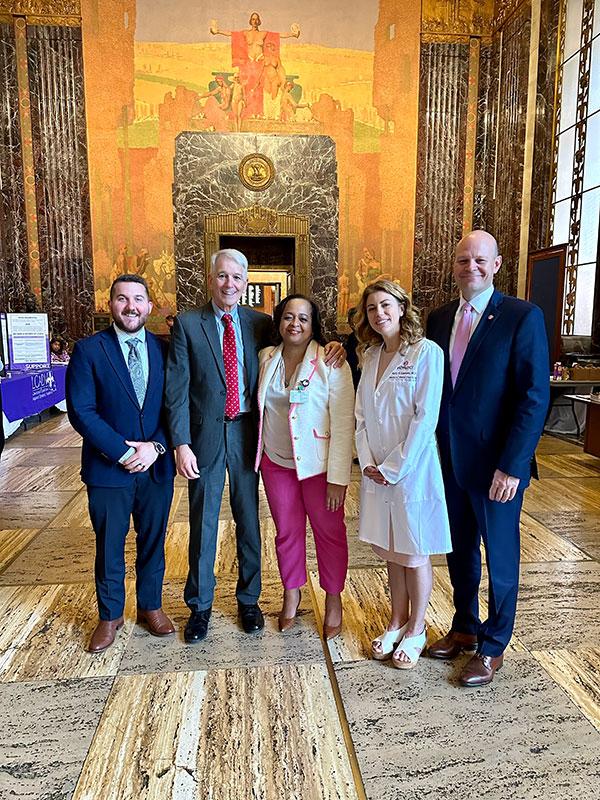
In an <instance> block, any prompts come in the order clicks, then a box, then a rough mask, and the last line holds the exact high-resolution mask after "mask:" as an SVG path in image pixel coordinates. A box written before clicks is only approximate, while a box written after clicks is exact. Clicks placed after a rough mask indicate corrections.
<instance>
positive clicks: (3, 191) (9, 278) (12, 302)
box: [0, 23, 29, 311]
mask: <svg viewBox="0 0 600 800" xmlns="http://www.w3.org/2000/svg"><path fill="white" fill-rule="evenodd" d="M28 274H29V268H28V259H27V224H26V215H25V195H24V191H23V165H22V161H21V127H20V123H19V87H18V84H17V60H16V53H15V35H14V28H13V26H12V25H11V24H8V23H0V310H2V311H21V310H23V308H24V302H25V292H26V290H27V279H28Z"/></svg>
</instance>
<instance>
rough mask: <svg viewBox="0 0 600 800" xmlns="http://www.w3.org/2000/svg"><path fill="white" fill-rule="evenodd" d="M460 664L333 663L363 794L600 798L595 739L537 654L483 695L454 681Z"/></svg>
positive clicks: (516, 661)
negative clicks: (403, 667)
mask: <svg viewBox="0 0 600 800" xmlns="http://www.w3.org/2000/svg"><path fill="white" fill-rule="evenodd" d="M458 661H459V662H460V663H456V664H453V665H452V666H450V665H448V664H444V663H443V662H438V661H434V660H433V659H427V658H423V659H421V661H420V662H419V664H418V666H417V667H416V668H415V669H413V670H411V671H408V672H400V671H399V670H395V669H393V668H392V667H390V666H388V665H387V664H379V663H376V662H355V663H350V664H340V665H338V666H336V678H337V681H338V685H339V688H340V693H341V696H342V700H343V703H344V708H345V711H346V717H347V719H348V723H349V726H350V733H351V735H352V739H353V742H354V746H355V749H356V752H357V755H358V760H359V764H360V769H361V774H362V777H363V781H364V784H365V790H366V794H367V797H369V798H377V799H378V800H380V798H381V799H382V800H383V799H385V800H397V798H399V797H402V798H403V800H423V798H425V797H432V798H433V797H435V798H445V799H446V800H450V798H455V797H465V798H471V797H475V796H477V797H485V798H486V800H505V799H506V798H508V797H511V798H518V799H519V800H537V798H539V797H544V798H545V800H564V798H566V797H585V798H592V797H594V798H597V797H598V796H599V794H598V786H599V785H600V784H599V778H600V767H599V766H598V765H599V764H600V735H599V734H598V733H597V732H596V731H594V729H593V728H592V727H591V726H590V724H589V722H588V721H587V719H585V717H584V716H583V715H582V714H581V713H580V711H579V710H578V709H577V708H576V707H575V706H574V705H573V704H572V703H571V702H570V700H569V699H568V698H567V697H566V695H565V694H564V692H563V691H562V690H561V689H560V688H559V687H558V686H556V684H555V683H554V682H553V681H552V680H551V679H550V678H549V677H548V675H547V674H546V673H545V672H544V670H543V669H542V668H541V667H540V665H539V664H538V663H537V662H536V660H535V659H534V658H532V657H531V656H528V655H526V654H519V655H516V654H515V655H513V656H511V657H510V658H507V660H506V662H505V664H504V667H503V669H502V671H501V672H499V673H498V674H497V675H496V678H495V680H494V682H493V683H492V684H491V685H490V686H487V687H484V688H482V689H480V690H469V689H464V688H462V687H460V686H459V685H458V683H457V678H458V674H459V671H460V668H461V666H462V663H463V662H464V659H459V660H458ZM448 673H450V674H449V676H448ZM448 677H449V678H450V679H448Z"/></svg>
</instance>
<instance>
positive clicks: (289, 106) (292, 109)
mask: <svg viewBox="0 0 600 800" xmlns="http://www.w3.org/2000/svg"><path fill="white" fill-rule="evenodd" d="M294 89H298V87H297V86H296V84H295V83H294V82H293V81H286V83H285V86H284V87H283V91H282V93H281V106H280V112H279V118H280V119H281V121H282V122H292V121H293V119H294V117H295V116H296V109H298V108H310V106H309V105H308V103H297V102H296V100H295V99H294Z"/></svg>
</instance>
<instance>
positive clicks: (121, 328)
mask: <svg viewBox="0 0 600 800" xmlns="http://www.w3.org/2000/svg"><path fill="white" fill-rule="evenodd" d="M141 319H142V318H141V317H138V321H140V320H141ZM113 322H114V323H115V325H116V326H117V328H118V329H119V330H120V331H123V333H138V332H139V331H141V330H142V328H143V327H144V325H145V324H146V320H143V321H142V322H141V324H140V325H139V326H138V327H137V328H136V329H135V330H129V328H124V327H123V326H122V325H121V321H120V320H118V319H115V318H114V317H113Z"/></svg>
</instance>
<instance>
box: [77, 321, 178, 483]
mask: <svg viewBox="0 0 600 800" xmlns="http://www.w3.org/2000/svg"><path fill="white" fill-rule="evenodd" d="M146 341H147V347H148V365H149V374H148V386H147V389H146V397H145V399H144V405H143V407H142V408H140V406H139V403H138V400H137V397H136V394H135V390H134V388H133V384H132V382H131V377H130V375H129V370H128V368H127V364H126V363H125V359H124V357H123V352H122V350H121V347H120V345H119V340H118V339H117V334H116V333H115V331H114V329H113V327H112V326H111V327H110V328H107V329H106V330H104V331H101V332H100V333H96V334H94V335H93V336H89V337H88V338H87V339H81V340H80V341H79V342H77V344H76V345H75V348H74V350H73V355H72V356H71V360H70V362H69V366H68V369H67V377H66V394H67V410H68V413H69V420H70V422H71V425H72V426H73V427H74V428H75V430H76V431H77V432H78V433H80V434H81V436H82V437H83V449H82V454H81V479H82V480H83V482H84V483H86V484H88V485H89V486H109V487H110V486H114V487H117V486H128V485H129V484H130V483H131V482H133V480H134V479H135V476H134V475H131V474H130V473H129V472H127V470H125V469H124V468H123V467H122V466H121V465H120V464H119V463H118V462H119V459H120V458H121V457H122V456H123V455H124V454H125V453H126V452H127V450H128V449H129V447H128V445H126V444H125V440H126V439H127V440H128V441H134V442H151V441H155V442H160V443H161V444H162V445H163V446H164V447H165V448H167V452H166V453H165V454H164V455H162V456H159V457H158V458H157V459H156V461H155V462H154V464H153V465H152V467H151V468H150V476H151V478H152V479H153V480H154V481H156V482H163V481H169V480H172V478H173V476H174V474H175V466H174V460H173V454H172V452H171V450H170V444H169V442H168V438H167V433H166V427H165V421H164V406H163V394H164V386H165V365H166V351H167V346H166V345H165V344H163V342H161V341H160V340H159V339H158V338H157V337H156V336H154V335H153V334H151V333H150V332H149V331H146Z"/></svg>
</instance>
